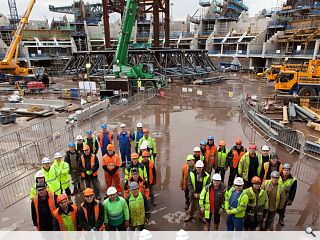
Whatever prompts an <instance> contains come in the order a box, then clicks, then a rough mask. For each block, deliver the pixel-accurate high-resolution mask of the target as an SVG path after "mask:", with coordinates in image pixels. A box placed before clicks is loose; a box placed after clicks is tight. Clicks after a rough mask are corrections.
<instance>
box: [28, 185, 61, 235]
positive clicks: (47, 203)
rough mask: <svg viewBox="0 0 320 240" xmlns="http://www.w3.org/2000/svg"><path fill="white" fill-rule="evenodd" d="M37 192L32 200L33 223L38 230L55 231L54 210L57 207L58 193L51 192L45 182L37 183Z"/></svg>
mask: <svg viewBox="0 0 320 240" xmlns="http://www.w3.org/2000/svg"><path fill="white" fill-rule="evenodd" d="M36 189H37V194H36V196H34V197H33V199H32V201H31V215H32V221H33V225H34V226H35V227H36V229H37V230H38V231H53V227H52V226H53V225H52V212H53V210H55V209H56V204H55V203H56V199H57V195H55V194H54V193H50V192H48V190H47V186H46V184H45V183H44V182H41V183H37V184H36Z"/></svg>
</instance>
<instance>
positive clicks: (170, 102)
mask: <svg viewBox="0 0 320 240" xmlns="http://www.w3.org/2000/svg"><path fill="white" fill-rule="evenodd" d="M237 77H238V78H239V80H232V81H227V82H226V83H221V84H217V85H211V86H201V87H195V86H191V85H190V86H183V87H184V88H187V93H182V86H177V87H173V88H171V89H167V90H165V92H166V97H155V98H153V99H151V100H150V101H148V102H147V103H146V104H144V105H142V106H139V107H136V108H134V109H133V110H131V111H128V112H126V113H125V114H123V115H122V116H121V117H119V118H118V119H117V120H115V121H114V122H124V123H126V124H127V126H128V127H129V128H130V129H134V128H135V125H136V123H137V122H140V121H141V122H142V123H143V125H144V127H148V128H149V129H150V130H151V134H153V137H154V138H156V142H157V148H158V157H157V162H156V167H157V185H156V189H155V191H156V201H157V203H158V204H157V206H156V207H152V208H151V211H152V214H151V222H150V224H149V226H148V227H147V228H148V229H150V230H179V229H181V228H183V229H185V230H202V228H203V224H202V223H200V222H199V220H198V219H197V218H195V219H194V220H192V221H191V222H188V223H184V221H183V219H184V216H185V211H184V193H183V192H182V191H181V190H180V189H179V179H180V174H181V166H182V164H183V163H184V162H185V159H186V156H187V155H188V154H190V153H192V150H193V148H194V147H195V146H198V145H199V142H200V141H201V140H203V139H206V138H207V136H209V135H213V136H214V137H215V139H216V143H217V142H218V141H220V140H222V139H224V140H225V141H226V143H227V147H229V148H230V147H232V146H233V145H234V140H235V138H237V137H240V138H242V139H243V143H244V145H245V146H248V145H249V142H255V143H256V144H257V145H258V146H259V147H261V146H262V145H264V144H265V141H264V140H263V139H262V138H260V137H259V135H256V134H255V132H254V131H252V130H251V128H249V127H248V123H247V121H246V119H245V118H244V117H243V115H242V114H241V113H240V112H239V108H238V107H237V105H238V104H239V100H240V94H241V93H243V94H246V93H256V94H258V93H259V89H258V88H259V84H258V82H257V81H256V80H254V79H251V77H250V76H245V75H240V76H237ZM188 88H189V89H191V88H193V90H192V93H191V92H190V91H189V92H188ZM195 90H199V91H202V93H201V94H202V95H200V92H197V91H195ZM272 91H273V90H272V86H271V85H267V86H265V87H264V89H263V95H267V94H270V93H272ZM230 92H232V93H230ZM104 118H105V119H106V117H105V116H102V117H101V118H100V119H99V122H101V121H103V119H104ZM109 125H111V127H112V126H115V125H112V124H109ZM84 129H85V127H84ZM114 133H116V129H114ZM269 145H270V146H271V148H272V150H273V151H275V150H276V151H277V152H278V154H279V156H280V161H281V162H282V163H284V162H289V163H290V164H294V163H297V161H298V157H299V156H298V155H296V154H292V155H289V152H288V151H287V149H285V148H284V147H282V146H280V145H279V144H277V143H273V142H271V143H269ZM116 147H117V146H116ZM116 149H118V148H116ZM319 163H320V162H319V161H314V162H307V163H306V164H305V165H303V167H304V168H306V169H310V168H312V167H310V165H311V166H314V167H316V168H319ZM227 176H228V174H227ZM227 176H226V178H227ZM99 179H100V183H101V189H105V186H104V178H103V172H102V169H101V168H100V170H99ZM319 186H320V185H319V174H317V177H316V178H315V180H314V185H313V186H312V187H310V185H308V184H306V183H305V181H304V179H302V181H301V180H299V181H298V191H297V195H296V200H295V201H294V203H293V205H292V206H290V207H289V208H288V212H287V214H286V218H285V227H283V228H281V227H280V226H278V225H276V224H275V228H276V230H289V231H291V230H303V229H304V227H305V226H307V225H310V224H311V223H312V216H313V215H314V214H318V215H319V208H318V207H317V206H318V204H319V196H320V194H319ZM74 200H75V201H76V203H78V204H79V203H80V202H81V196H80V195H78V196H76V198H75V199H74ZM308 206H311V207H309V208H310V211H307V209H308ZM0 216H1V218H0V229H1V230H10V229H11V230H33V229H34V228H33V227H32V222H31V218H30V200H29V199H24V200H22V201H20V202H18V203H17V204H15V205H13V206H12V207H10V208H8V209H6V210H3V211H2V212H1V213H0ZM225 222H226V218H225V216H223V217H222V219H221V224H220V229H221V230H226V224H225ZM276 222H277V221H276ZM298 222H299V224H298V225H299V226H298V225H297V223H298ZM314 229H315V230H319V229H320V227H319V219H318V220H317V221H315V223H314Z"/></svg>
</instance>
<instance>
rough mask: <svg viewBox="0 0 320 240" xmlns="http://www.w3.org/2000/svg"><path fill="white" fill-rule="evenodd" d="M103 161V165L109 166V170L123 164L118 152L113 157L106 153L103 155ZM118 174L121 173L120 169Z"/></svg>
mask: <svg viewBox="0 0 320 240" xmlns="http://www.w3.org/2000/svg"><path fill="white" fill-rule="evenodd" d="M101 162H102V166H107V168H108V169H109V170H112V169H114V168H115V167H117V166H118V167H120V166H121V162H120V157H119V155H118V154H116V153H114V154H113V155H112V156H111V157H110V156H109V155H108V154H105V155H104V156H103V157H102V159H101ZM105 173H106V172H105ZM116 174H119V169H118V170H117V172H116Z"/></svg>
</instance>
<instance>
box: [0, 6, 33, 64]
mask: <svg viewBox="0 0 320 240" xmlns="http://www.w3.org/2000/svg"><path fill="white" fill-rule="evenodd" d="M35 2H36V1H35V0H30V2H29V5H28V7H27V10H26V11H25V13H24V15H23V17H22V18H21V20H20V22H19V25H18V27H17V30H16V32H15V34H14V37H13V39H12V41H11V44H10V46H9V48H8V51H7V53H6V56H5V57H4V59H3V60H2V61H1V62H0V69H10V68H15V67H16V62H14V63H12V58H13V56H14V54H16V52H17V48H18V44H19V42H20V40H21V32H22V31H23V29H24V28H25V26H26V25H27V23H28V21H29V16H30V13H31V11H32V8H33V6H34V4H35Z"/></svg>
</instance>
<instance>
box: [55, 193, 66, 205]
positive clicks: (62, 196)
mask: <svg viewBox="0 0 320 240" xmlns="http://www.w3.org/2000/svg"><path fill="white" fill-rule="evenodd" d="M63 200H68V196H67V195H66V194H65V193H63V194H60V195H59V196H58V197H57V204H59V203H61V202H62V201H63Z"/></svg>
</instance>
